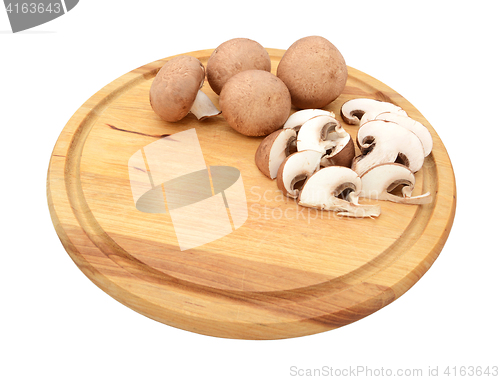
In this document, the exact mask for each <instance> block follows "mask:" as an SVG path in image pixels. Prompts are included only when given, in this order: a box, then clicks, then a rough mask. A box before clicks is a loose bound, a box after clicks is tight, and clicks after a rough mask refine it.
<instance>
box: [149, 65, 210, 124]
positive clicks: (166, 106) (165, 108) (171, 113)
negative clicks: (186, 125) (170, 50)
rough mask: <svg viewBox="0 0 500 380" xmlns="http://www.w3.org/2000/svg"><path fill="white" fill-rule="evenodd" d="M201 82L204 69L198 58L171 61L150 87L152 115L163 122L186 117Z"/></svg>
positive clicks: (164, 66)
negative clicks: (158, 117)
mask: <svg viewBox="0 0 500 380" xmlns="http://www.w3.org/2000/svg"><path fill="white" fill-rule="evenodd" d="M204 79H205V68H204V67H203V64H202V63H201V62H200V61H199V60H198V59H197V58H195V57H192V56H189V55H182V56H178V57H175V58H172V59H171V60H169V61H168V62H167V63H165V65H163V67H162V68H161V69H160V71H159V72H158V74H157V75H156V77H155V79H154V80H153V83H152V84H151V88H150V91H149V102H150V103H151V107H152V108H153V111H154V112H155V113H156V114H158V116H160V117H161V118H162V119H163V120H165V121H170V122H175V121H179V120H181V119H182V118H183V117H184V116H186V115H187V114H188V113H189V110H190V109H191V106H192V104H193V103H194V101H195V99H196V95H197V93H198V90H199V89H200V88H201V86H202V85H203V81H204Z"/></svg>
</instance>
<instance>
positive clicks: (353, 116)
mask: <svg viewBox="0 0 500 380" xmlns="http://www.w3.org/2000/svg"><path fill="white" fill-rule="evenodd" d="M366 112H378V113H381V112H394V113H397V114H401V115H407V113H406V111H405V110H403V109H402V108H401V107H398V106H396V105H395V104H392V103H389V102H382V101H380V100H376V99H369V98H357V99H351V100H348V101H347V102H345V103H344V104H343V105H342V108H341V109H340V114H341V115H342V119H343V120H344V121H345V122H346V123H347V124H354V125H359V123H360V120H361V118H362V117H363V115H364V114H365V113H366Z"/></svg>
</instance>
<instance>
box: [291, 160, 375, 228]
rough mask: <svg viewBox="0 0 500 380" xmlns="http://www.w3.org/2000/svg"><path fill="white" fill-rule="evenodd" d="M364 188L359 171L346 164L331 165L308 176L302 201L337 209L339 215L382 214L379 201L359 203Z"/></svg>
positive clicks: (299, 201)
mask: <svg viewBox="0 0 500 380" xmlns="http://www.w3.org/2000/svg"><path fill="white" fill-rule="evenodd" d="M360 190H361V179H360V177H359V176H358V175H357V174H356V172H354V171H353V170H351V169H349V168H346V167H343V166H329V167H326V168H322V169H320V170H318V171H317V172H316V173H314V174H313V175H312V176H310V177H309V179H307V181H306V183H305V184H304V187H303V188H302V190H301V191H300V194H299V198H298V203H299V205H301V206H305V207H312V208H316V209H320V210H325V211H334V212H337V215H339V216H351V217H359V218H361V217H363V218H364V217H377V216H379V215H380V206H379V205H369V204H359V203H358V198H359V192H360ZM344 198H345V199H344Z"/></svg>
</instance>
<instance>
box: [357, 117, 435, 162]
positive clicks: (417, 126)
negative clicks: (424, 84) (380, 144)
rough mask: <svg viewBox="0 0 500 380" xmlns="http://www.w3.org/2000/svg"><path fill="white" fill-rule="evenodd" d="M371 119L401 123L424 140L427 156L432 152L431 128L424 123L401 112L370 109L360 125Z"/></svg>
mask: <svg viewBox="0 0 500 380" xmlns="http://www.w3.org/2000/svg"><path fill="white" fill-rule="evenodd" d="M371 120H385V121H392V122H394V123H397V124H399V125H401V126H402V127H405V128H406V129H409V130H410V131H412V132H413V133H415V134H416V135H417V136H418V138H419V139H420V141H421V142H422V145H423V147H424V154H425V156H426V157H427V156H428V155H429V154H430V153H431V151H432V136H431V133H430V132H429V130H428V129H427V128H426V127H425V126H424V125H423V124H422V123H419V122H418V121H416V120H414V119H412V118H411V117H409V116H405V115H403V114H400V113H394V112H378V111H370V112H367V113H365V114H364V115H363V117H362V118H361V121H360V123H359V125H360V126H362V125H363V124H365V123H366V122H368V121H371Z"/></svg>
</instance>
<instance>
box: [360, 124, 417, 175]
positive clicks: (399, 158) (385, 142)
mask: <svg viewBox="0 0 500 380" xmlns="http://www.w3.org/2000/svg"><path fill="white" fill-rule="evenodd" d="M357 139H358V140H357V142H358V145H359V147H360V149H361V152H362V155H361V156H358V157H356V158H354V160H353V163H352V169H353V170H354V171H355V172H356V173H358V174H359V175H362V174H363V173H364V172H366V171H367V170H368V169H370V168H372V167H374V166H376V165H379V164H385V163H389V162H390V163H392V162H397V163H402V164H403V165H405V166H407V167H408V168H409V169H410V170H411V171H412V172H413V173H415V172H416V171H418V170H420V168H421V167H422V165H423V163H424V148H423V146H422V143H421V142H420V139H419V138H418V137H417V135H416V134H415V133H413V132H411V131H409V130H408V129H406V128H404V127H402V126H400V125H399V124H397V123H394V122H391V121H384V120H372V121H369V122H367V123H365V124H364V125H363V126H362V127H360V128H359V130H358V137H357Z"/></svg>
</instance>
